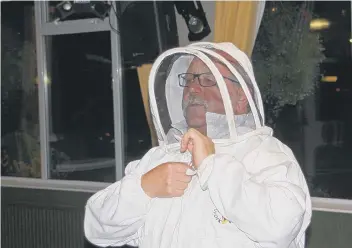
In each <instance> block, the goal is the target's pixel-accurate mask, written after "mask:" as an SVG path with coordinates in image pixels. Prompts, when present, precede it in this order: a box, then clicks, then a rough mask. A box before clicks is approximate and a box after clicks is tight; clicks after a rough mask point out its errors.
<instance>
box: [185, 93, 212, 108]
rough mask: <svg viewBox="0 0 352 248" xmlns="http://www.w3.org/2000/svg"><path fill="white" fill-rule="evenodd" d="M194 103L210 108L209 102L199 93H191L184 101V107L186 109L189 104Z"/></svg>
mask: <svg viewBox="0 0 352 248" xmlns="http://www.w3.org/2000/svg"><path fill="white" fill-rule="evenodd" d="M192 105H202V106H204V107H205V108H206V109H207V108H208V103H207V102H206V101H205V100H204V99H202V98H201V97H199V96H197V95H189V97H188V99H187V100H186V101H183V102H182V109H183V110H186V109H187V108H188V107H189V106H192Z"/></svg>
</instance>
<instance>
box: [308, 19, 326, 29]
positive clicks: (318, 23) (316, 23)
mask: <svg viewBox="0 0 352 248" xmlns="http://www.w3.org/2000/svg"><path fill="white" fill-rule="evenodd" d="M329 27H330V21H329V20H327V19H324V18H317V19H313V20H311V21H310V23H309V28H310V30H323V29H327V28H329Z"/></svg>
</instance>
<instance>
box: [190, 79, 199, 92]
mask: <svg viewBox="0 0 352 248" xmlns="http://www.w3.org/2000/svg"><path fill="white" fill-rule="evenodd" d="M188 87H189V91H190V92H192V93H200V92H201V91H202V86H201V85H200V84H199V82H198V79H195V80H193V82H192V83H190V84H189V86H188Z"/></svg>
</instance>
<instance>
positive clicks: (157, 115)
mask: <svg viewBox="0 0 352 248" xmlns="http://www.w3.org/2000/svg"><path fill="white" fill-rule="evenodd" d="M224 54H225V55H226V56H222V55H224ZM229 58H230V59H229ZM195 59H197V60H198V61H202V62H200V63H198V64H201V66H200V67H202V68H195V66H194V65H193V66H192V61H193V62H194V61H195ZM219 64H220V65H221V66H222V70H221V72H220V70H219ZM190 66H191V67H192V70H191V69H190ZM224 68H225V73H224ZM194 69H196V70H195V71H194ZM224 74H226V75H224ZM194 75H195V76H194ZM192 79H193V80H192ZM212 82H214V83H215V84H214V83H212ZM190 84H199V85H198V86H197V87H203V88H202V89H201V91H204V92H206V91H209V90H211V93H209V94H208V93H204V94H203V95H202V96H199V97H197V96H196V97H195V99H193V100H194V101H193V102H192V103H193V104H190V100H189V99H190V97H189V95H188V94H189V92H190V90H189V87H191V86H190ZM230 84H234V86H236V87H240V88H241V89H242V90H243V92H244V93H245V96H246V98H247V100H248V106H247V111H246V112H245V113H241V114H236V112H235V111H234V108H233V106H234V104H233V101H232V100H234V99H231V97H234V96H233V95H231V94H229V88H230V87H232V86H231V85H230ZM210 88H211V89H210ZM186 92H188V93H186ZM207 94H208V95H215V96H219V97H220V99H216V97H215V98H214V97H213V98H211V97H208V98H207V97H206V96H205V95H207ZM193 95H194V94H193ZM195 95H197V94H195ZM187 96H188V97H187ZM149 97H150V106H151V113H152V118H153V122H154V125H155V128H156V132H157V136H158V140H159V144H166V145H168V144H172V143H176V142H178V141H179V139H180V137H181V136H182V134H184V133H185V132H186V131H187V130H188V129H189V128H190V126H189V123H191V122H192V121H191V119H192V118H193V117H194V118H201V117H200V116H201V115H203V117H204V120H205V122H206V130H207V136H208V137H210V138H212V139H213V140H217V141H221V140H223V141H225V140H236V139H239V138H241V136H244V135H247V134H248V133H251V132H253V131H255V130H257V129H260V128H261V127H263V126H264V121H263V120H264V111H263V103H262V99H261V95H260V92H259V89H258V86H257V84H256V82H255V78H254V73H253V68H252V64H251V62H250V60H249V58H248V57H247V56H246V55H245V54H244V53H243V52H242V51H240V50H239V49H238V48H237V47H236V46H234V45H233V44H232V43H218V44H217V43H206V42H202V43H194V44H192V45H189V46H187V47H182V48H174V49H170V50H168V51H166V52H164V53H163V54H161V55H160V56H159V58H158V59H157V60H156V61H155V63H154V65H153V67H152V70H151V73H150V76H149ZM200 105H201V106H200ZM191 107H195V108H194V109H195V110H194V111H190V110H189V108H191ZM187 111H188V112H187ZM190 112H191V113H192V114H186V113H190Z"/></svg>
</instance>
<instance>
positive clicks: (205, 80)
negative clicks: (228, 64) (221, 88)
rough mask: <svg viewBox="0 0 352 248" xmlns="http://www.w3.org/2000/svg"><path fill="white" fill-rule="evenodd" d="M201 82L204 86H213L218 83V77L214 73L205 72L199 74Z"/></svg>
mask: <svg viewBox="0 0 352 248" xmlns="http://www.w3.org/2000/svg"><path fill="white" fill-rule="evenodd" d="M199 81H200V84H201V85H202V86H203V87H211V86H214V85H216V79H215V77H214V75H213V74H212V73H204V74H201V75H200V76H199Z"/></svg>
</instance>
